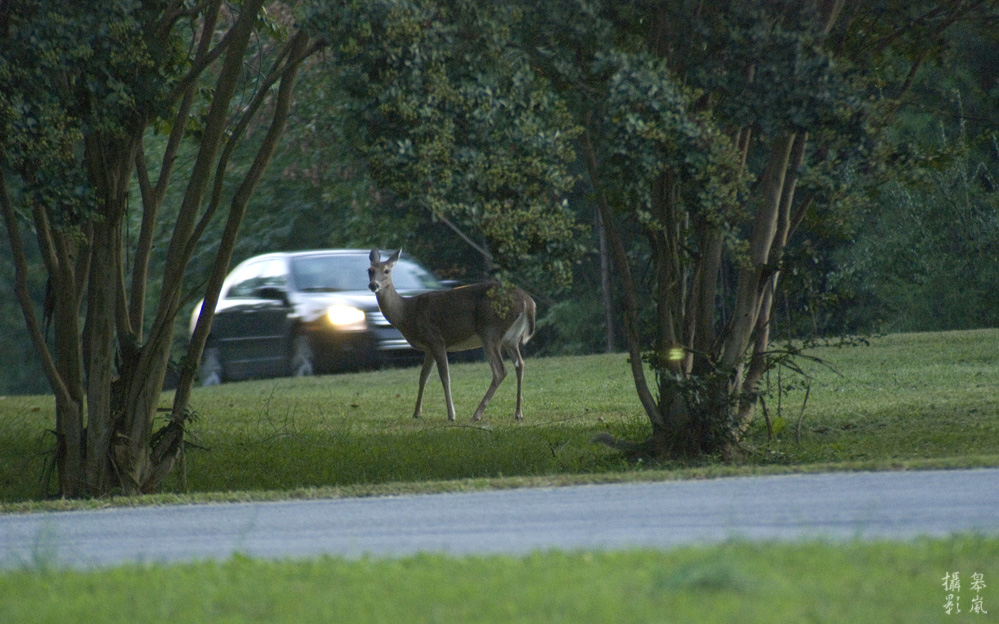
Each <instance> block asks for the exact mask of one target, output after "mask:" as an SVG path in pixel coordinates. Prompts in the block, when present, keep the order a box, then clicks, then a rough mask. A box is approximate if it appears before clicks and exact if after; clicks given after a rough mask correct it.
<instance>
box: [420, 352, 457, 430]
mask: <svg viewBox="0 0 999 624" xmlns="http://www.w3.org/2000/svg"><path fill="white" fill-rule="evenodd" d="M427 357H431V356H430V355H429V354H428V355H427ZM433 358H434V360H436V361H437V372H438V373H440V376H441V385H442V386H444V400H445V401H446V402H447V419H448V420H450V421H452V422H453V421H454V401H453V400H452V399H451V371H450V369H449V368H448V364H447V349H446V348H445V347H441V348H439V349H434V353H433ZM424 366H426V364H424Z"/></svg>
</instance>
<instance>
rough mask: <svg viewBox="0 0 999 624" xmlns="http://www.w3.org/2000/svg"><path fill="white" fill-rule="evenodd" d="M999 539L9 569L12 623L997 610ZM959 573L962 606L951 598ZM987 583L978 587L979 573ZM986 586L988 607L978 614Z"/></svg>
mask: <svg viewBox="0 0 999 624" xmlns="http://www.w3.org/2000/svg"><path fill="white" fill-rule="evenodd" d="M997 561H999V539H994V538H993V539H984V538H980V537H953V538H948V539H938V540H916V541H914V542H910V543H904V544H890V543H850V544H846V545H839V546H830V545H828V544H822V543H806V544H795V545H792V544H769V543H761V544H747V543H741V542H731V543H725V544H721V545H717V546H711V547H691V548H680V549H676V550H672V551H668V552H656V551H628V552H609V553H603V552H602V553H558V552H554V553H538V554H535V555H530V556H526V557H522V558H510V557H467V558H461V559H455V558H451V557H444V556H437V555H421V556H416V557H408V558H405V559H399V560H384V559H382V560H377V559H365V560H361V561H345V560H342V559H331V558H320V559H315V560H310V561H300V562H289V561H262V560H254V559H248V558H244V557H235V558H233V559H231V560H228V561H224V562H206V563H197V564H184V565H175V566H138V565H128V566H122V567H119V568H115V569H112V570H102V571H89V572H81V571H56V570H25V571H17V572H9V573H4V574H0V621H2V622H11V623H14V622H18V623H19V622H31V623H32V624H34V623H38V622H60V623H63V622H98V623H109V624H110V623H118V622H120V623H122V624H140V623H142V622H150V623H154V622H155V623H160V622H198V623H199V624H201V623H213V622H267V623H271V622H294V623H300V622H317V623H320V622H321V623H323V624H326V623H330V622H350V623H352V624H354V623H365V622H442V623H452V622H483V623H486V622H498V623H503V624H506V623H509V622H539V623H544V624H550V623H552V622H567V623H577V622H587V623H589V622H607V623H612V624H619V623H622V622H656V623H660V622H697V623H701V624H710V623H714V622H717V623H720V624H728V623H731V622H740V623H747V624H748V623H755V622H759V623H761V624H774V623H782V622H788V623H793V624H800V623H802V622H828V623H839V622H842V623H844V624H858V623H867V622H871V623H875V622H878V623H880V622H884V623H894V622H898V623H900V624H901V623H904V624H913V623H920V622H926V623H929V622H987V621H991V620H990V616H991V617H992V618H994V617H995V614H996V613H997V612H999V590H995V589H993V587H999V583H996V582H995V581H994V579H996V578H999V574H997V573H999V565H997V563H996V562H997ZM955 572H957V573H958V578H959V579H961V581H962V584H961V588H960V590H959V591H958V592H957V597H958V601H957V602H958V606H959V608H960V609H961V614H958V613H957V612H956V608H954V609H952V613H951V615H950V616H948V615H947V613H946V611H945V605H946V604H947V602H948V600H947V596H948V595H949V594H950V593H952V592H948V591H945V590H944V588H943V577H944V575H945V574H953V573H955ZM975 574H981V575H983V576H982V578H983V582H984V583H985V585H986V587H984V588H982V589H980V591H977V592H976V591H975V590H974V589H973V587H972V584H973V575H975ZM976 596H977V597H978V598H980V599H981V603H980V604H981V608H982V609H984V610H985V611H988V612H989V613H987V614H986V613H980V614H976V613H973V612H972V610H973V609H974V601H975V598H976Z"/></svg>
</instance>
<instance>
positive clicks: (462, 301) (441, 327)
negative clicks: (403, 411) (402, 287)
mask: <svg viewBox="0 0 999 624" xmlns="http://www.w3.org/2000/svg"><path fill="white" fill-rule="evenodd" d="M401 253H402V250H401V249H399V250H397V251H396V252H395V253H393V254H392V255H391V256H389V258H388V259H387V260H385V261H384V262H382V261H381V252H380V251H379V250H378V249H377V248H376V249H372V250H371V256H370V260H371V266H370V268H368V279H369V283H368V288H370V289H371V291H372V292H373V293H375V297H376V298H377V299H378V307H379V308H380V309H381V311H382V314H384V315H385V318H386V319H388V321H389V323H391V324H392V325H393V326H394V327H395V328H396V329H398V330H399V332H400V333H401V334H402V336H403V338H405V339H406V341H407V342H409V344H410V345H412V346H413V347H414V348H416V349H418V350H420V351H423V353H424V355H423V368H422V369H421V370H420V387H419V390H418V391H417V393H416V409H415V410H414V411H413V418H420V417H421V415H422V411H423V389H424V387H425V386H426V384H427V379H428V378H429V377H430V373H431V372H432V371H433V369H434V365H436V366H437V370H438V373H439V374H440V378H441V384H443V386H444V397H445V400H446V401H447V418H448V420H449V421H452V422H453V421H454V419H455V411H454V401H453V400H452V399H451V373H450V370H449V369H448V361H447V354H448V352H449V351H451V352H455V351H467V350H469V349H475V348H477V347H482V348H483V351H484V352H485V355H486V359H487V360H488V361H489V366H490V367H491V368H492V373H493V381H492V383H491V384H490V385H489V389H488V390H486V395H485V396H484V397H482V401H481V402H480V403H479V406H478V408H476V410H475V414H474V415H473V416H472V421H473V422H475V421H478V420H480V419H481V418H482V414H483V412H485V411H486V406H487V405H488V404H489V401H490V399H492V398H493V394H495V393H496V389H497V388H499V385H500V384H501V383H503V379H504V378H505V377H506V367H505V366H504V364H503V356H504V354H505V355H506V356H508V357H509V358H510V359H511V360H512V361H513V366H514V369H515V370H516V373H517V410H516V412H515V413H514V416H515V418H516V419H517V420H518V421H522V420H523V419H524V412H523V408H522V404H523V383H524V358H523V356H521V354H520V347H521V345H524V344H526V343H527V341H528V340H530V339H531V336H533V335H534V329H535V320H534V316H535V310H536V306H535V304H534V300H533V299H531V296H530V295H528V294H527V293H526V292H524V291H523V290H521V289H519V288H516V287H504V286H501V285H500V284H499V283H497V282H483V283H478V284H471V285H468V286H459V287H457V288H454V289H451V290H434V291H429V292H425V293H421V294H418V295H414V296H412V297H403V296H402V295H400V294H399V293H398V292H396V290H395V286H393V284H392V268H393V267H394V266H395V264H396V262H398V260H399V256H400V255H401Z"/></svg>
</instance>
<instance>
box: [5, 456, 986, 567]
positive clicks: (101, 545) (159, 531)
mask: <svg viewBox="0 0 999 624" xmlns="http://www.w3.org/2000/svg"><path fill="white" fill-rule="evenodd" d="M958 531H973V532H985V533H999V470H996V469H989V470H955V471H926V472H900V473H893V472H886V473H837V474H818V475H792V476H779V477H751V478H727V479H717V480H711V481H684V482H674V483H643V484H626V485H595V486H580V487H565V488H553V489H523V490H508V491H499V492H476V493H468V494H442V495H423V496H400V497H389V498H366V499H346V500H323V501H302V502H283V503H256V504H226V505H197V506H177V507H173V506H172V507H148V508H138V509H109V510H102V511H88V512H61V513H40V514H17V515H5V516H0V568H11V567H19V566H25V565H26V566H33V565H39V564H47V565H51V564H53V563H58V564H59V565H66V566H74V567H92V566H106V565H114V564H118V563H121V562H125V561H144V562H160V561H164V562H170V561H185V560H192V559H206V558H227V557H229V556H231V555H232V554H234V553H242V554H245V555H250V556H260V557H279V558H294V557H310V556H315V555H319V554H324V553H327V554H336V555H342V556H346V557H359V556H362V555H365V554H369V555H373V556H400V555H407V554H412V553H416V552H426V551H435V552H446V553H452V554H456V555H462V554H471V553H509V554H524V553H529V552H531V551H535V550H547V549H563V550H579V549H615V548H627V547H655V548H669V547H672V546H677V545H681V544H690V543H710V542H716V541H719V540H725V539H728V538H732V537H740V538H745V539H779V540H791V539H800V538H805V537H819V538H828V539H853V538H888V539H907V538H911V537H914V536H918V535H935V536H939V535H948V534H950V533H953V532H958Z"/></svg>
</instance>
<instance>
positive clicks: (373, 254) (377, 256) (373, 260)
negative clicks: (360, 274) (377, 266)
mask: <svg viewBox="0 0 999 624" xmlns="http://www.w3.org/2000/svg"><path fill="white" fill-rule="evenodd" d="M380 259H381V254H380V253H379V252H378V248H377V247H375V248H374V249H372V250H371V255H370V256H368V260H370V261H371V264H374V263H376V262H378V261H379V260H380Z"/></svg>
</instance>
